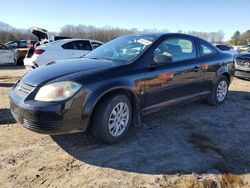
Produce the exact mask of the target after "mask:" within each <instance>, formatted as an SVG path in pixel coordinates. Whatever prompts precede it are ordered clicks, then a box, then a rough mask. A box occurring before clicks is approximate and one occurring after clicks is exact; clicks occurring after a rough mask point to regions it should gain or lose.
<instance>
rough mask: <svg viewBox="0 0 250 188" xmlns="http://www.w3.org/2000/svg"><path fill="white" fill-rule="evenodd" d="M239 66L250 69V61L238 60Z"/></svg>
mask: <svg viewBox="0 0 250 188" xmlns="http://www.w3.org/2000/svg"><path fill="white" fill-rule="evenodd" d="M236 63H237V65H239V66H241V67H247V68H248V67H250V60H249V61H248V60H243V59H237V60H236Z"/></svg>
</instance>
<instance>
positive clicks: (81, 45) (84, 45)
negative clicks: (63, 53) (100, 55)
mask: <svg viewBox="0 0 250 188" xmlns="http://www.w3.org/2000/svg"><path fill="white" fill-rule="evenodd" d="M76 45H77V49H78V50H92V47H91V45H90V42H89V41H87V40H86V41H76Z"/></svg>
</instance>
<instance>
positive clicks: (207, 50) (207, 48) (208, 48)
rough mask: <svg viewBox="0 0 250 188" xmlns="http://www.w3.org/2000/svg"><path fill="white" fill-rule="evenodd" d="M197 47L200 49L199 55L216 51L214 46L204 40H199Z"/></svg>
mask: <svg viewBox="0 0 250 188" xmlns="http://www.w3.org/2000/svg"><path fill="white" fill-rule="evenodd" d="M199 49H200V56H207V55H212V54H216V53H217V51H216V50H215V49H214V47H212V46H211V45H209V44H207V43H205V42H200V44H199Z"/></svg>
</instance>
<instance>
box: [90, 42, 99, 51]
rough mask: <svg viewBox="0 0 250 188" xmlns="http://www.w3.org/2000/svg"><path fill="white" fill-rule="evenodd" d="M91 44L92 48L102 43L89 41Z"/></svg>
mask: <svg viewBox="0 0 250 188" xmlns="http://www.w3.org/2000/svg"><path fill="white" fill-rule="evenodd" d="M91 45H92V48H93V49H96V48H97V47H99V46H101V45H102V44H101V43H98V42H91Z"/></svg>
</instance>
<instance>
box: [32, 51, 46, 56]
mask: <svg viewBox="0 0 250 188" xmlns="http://www.w3.org/2000/svg"><path fill="white" fill-rule="evenodd" d="M43 52H45V50H35V52H34V53H35V54H37V55H40V54H42V53H43Z"/></svg>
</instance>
